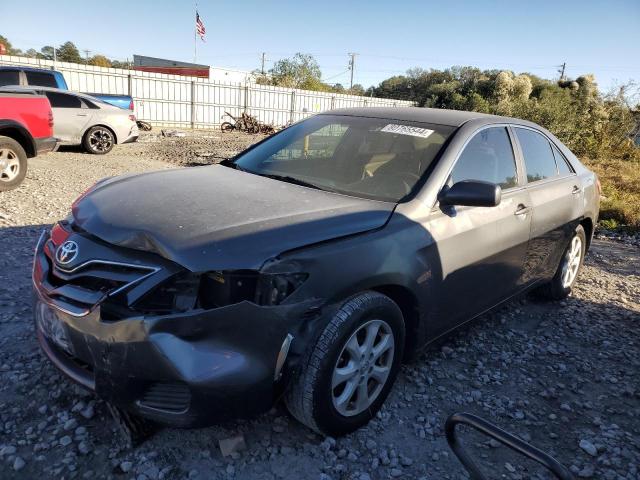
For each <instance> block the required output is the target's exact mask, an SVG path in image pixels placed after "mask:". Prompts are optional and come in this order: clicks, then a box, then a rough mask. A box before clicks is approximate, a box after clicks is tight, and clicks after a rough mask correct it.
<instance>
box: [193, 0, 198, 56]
mask: <svg viewBox="0 0 640 480" xmlns="http://www.w3.org/2000/svg"><path fill="white" fill-rule="evenodd" d="M195 4H196V18H194V19H193V20H194V22H193V63H196V60H197V58H198V54H197V49H198V25H197V23H196V20H197V17H198V0H196V1H195Z"/></svg>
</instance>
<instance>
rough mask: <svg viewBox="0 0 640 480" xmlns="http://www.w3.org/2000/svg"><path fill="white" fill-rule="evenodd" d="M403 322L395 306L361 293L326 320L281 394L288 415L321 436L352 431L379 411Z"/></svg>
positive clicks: (394, 369) (393, 373) (394, 371)
mask: <svg viewBox="0 0 640 480" xmlns="http://www.w3.org/2000/svg"><path fill="white" fill-rule="evenodd" d="M404 335H405V327H404V321H403V318H402V313H401V311H400V309H399V308H398V306H397V305H396V304H395V303H394V302H393V301H392V300H391V299H390V298H389V297H386V296H385V295H382V294H380V293H377V292H364V293H362V294H360V295H357V296H355V297H352V298H351V299H349V300H348V301H347V302H345V303H344V305H342V307H341V308H340V309H339V310H338V312H337V313H336V314H335V315H334V317H333V318H332V320H331V321H330V322H329V323H328V324H327V326H326V327H325V329H324V330H323V332H322V333H321V335H320V337H319V338H318V340H317V342H316V344H315V346H314V347H313V348H310V349H309V352H308V354H307V355H306V357H305V358H303V360H302V366H301V368H300V370H299V371H298V372H297V374H295V375H294V378H292V380H291V384H290V385H289V388H288V390H287V392H286V394H285V403H286V405H287V408H288V409H289V411H290V412H291V414H292V415H293V416H294V417H296V418H297V419H298V420H299V421H300V422H302V423H304V424H305V425H307V426H308V427H309V428H311V429H313V430H315V431H316V432H318V433H320V434H323V435H331V436H339V435H345V434H347V433H349V432H352V431H354V430H356V429H358V428H360V427H362V426H364V425H366V424H367V423H368V422H369V420H371V419H372V418H373V417H374V415H375V414H376V413H377V412H378V410H380V407H381V406H382V404H383V403H384V401H385V399H386V398H387V395H388V394H389V391H390V390H391V387H392V386H393V383H394V381H395V379H396V377H397V375H398V370H399V368H400V361H401V359H402V354H403V347H404Z"/></svg>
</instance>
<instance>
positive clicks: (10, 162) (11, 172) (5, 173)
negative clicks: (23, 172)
mask: <svg viewBox="0 0 640 480" xmlns="http://www.w3.org/2000/svg"><path fill="white" fill-rule="evenodd" d="M19 174H20V159H19V158H18V155H17V154H16V152H14V151H13V150H11V149H10V148H2V149H0V181H3V182H11V181H12V180H14V179H15V178H16V177H17V176H18V175H19Z"/></svg>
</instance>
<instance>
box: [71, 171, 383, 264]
mask: <svg viewBox="0 0 640 480" xmlns="http://www.w3.org/2000/svg"><path fill="white" fill-rule="evenodd" d="M394 207H395V204H393V203H387V202H378V201H374V200H365V199H358V198H354V197H349V196H345V195H339V194H334V193H330V192H323V191H320V190H315V189H311V188H306V187H302V186H298V185H293V184H290V183H285V182H281V181H277V180H272V179H269V178H265V177H260V176H258V175H253V174H250V173H246V172H241V171H238V170H233V169H231V168H228V167H224V166H218V165H216V166H207V167H195V168H194V167H192V168H184V169H178V170H161V171H158V172H151V173H146V174H140V175H129V176H123V177H115V178H112V179H109V180H106V181H104V182H101V183H99V184H98V185H97V186H96V187H95V188H94V189H93V190H91V191H90V192H89V193H88V194H87V195H86V196H84V197H83V198H81V199H80V200H79V201H77V202H76V203H75V204H74V206H73V216H74V220H75V223H76V225H78V226H79V227H80V228H82V229H83V230H85V231H87V232H88V233H90V234H92V235H95V236H96V237H98V238H100V239H102V240H103V241H105V242H108V243H111V244H114V245H118V246H122V247H127V248H133V249H138V250H144V251H149V252H155V253H158V254H160V255H162V256H163V257H165V258H167V259H169V260H172V261H174V262H176V263H178V264H180V265H182V266H184V267H186V268H188V269H189V270H191V271H194V272H197V271H207V270H227V269H238V268H251V269H257V268H260V267H261V266H262V264H263V263H264V262H265V261H266V260H268V259H270V258H272V257H274V256H276V255H278V254H280V253H282V252H285V251H287V250H291V249H294V248H298V247H303V246H306V245H310V244H313V243H317V242H322V241H325V240H330V239H334V238H338V237H342V236H346V235H352V234H356V233H361V232H365V231H368V230H372V229H375V228H380V227H382V226H383V225H384V224H385V223H386V222H387V220H388V218H389V216H390V215H391V213H392V212H393V209H394Z"/></svg>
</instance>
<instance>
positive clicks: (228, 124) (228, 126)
mask: <svg viewBox="0 0 640 480" xmlns="http://www.w3.org/2000/svg"><path fill="white" fill-rule="evenodd" d="M235 128H236V127H235V125H234V124H233V123H231V122H222V125H220V130H222V131H223V132H231V131H233V130H235Z"/></svg>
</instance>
